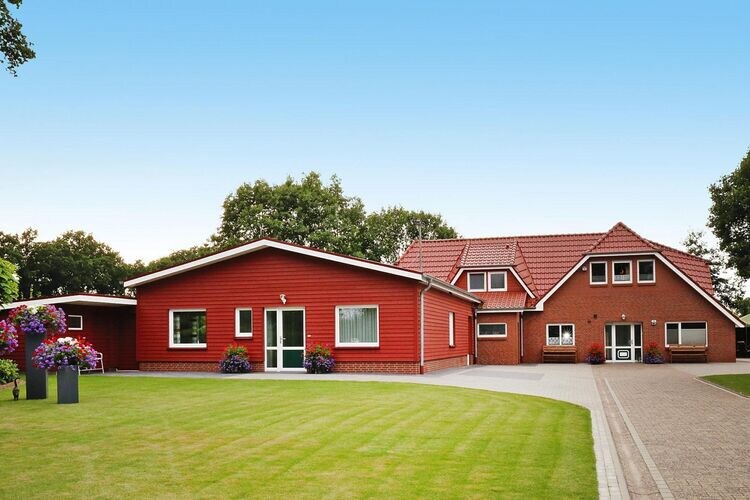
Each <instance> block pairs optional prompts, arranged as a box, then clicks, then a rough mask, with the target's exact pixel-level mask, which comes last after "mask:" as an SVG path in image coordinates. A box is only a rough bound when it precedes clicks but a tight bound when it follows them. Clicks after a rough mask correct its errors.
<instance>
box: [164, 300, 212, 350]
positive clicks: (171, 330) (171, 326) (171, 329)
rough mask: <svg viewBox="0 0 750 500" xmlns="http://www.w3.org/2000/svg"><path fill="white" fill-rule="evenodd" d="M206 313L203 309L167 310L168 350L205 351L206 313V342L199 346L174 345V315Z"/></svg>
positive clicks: (206, 344)
mask: <svg viewBox="0 0 750 500" xmlns="http://www.w3.org/2000/svg"><path fill="white" fill-rule="evenodd" d="M199 312H202V313H206V310H205V309H170V310H169V347H170V349H205V348H206V347H207V346H208V313H206V342H203V343H201V344H175V343H174V313H199Z"/></svg>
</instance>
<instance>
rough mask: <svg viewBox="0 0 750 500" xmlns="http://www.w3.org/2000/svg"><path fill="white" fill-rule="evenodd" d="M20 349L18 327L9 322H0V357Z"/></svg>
mask: <svg viewBox="0 0 750 500" xmlns="http://www.w3.org/2000/svg"><path fill="white" fill-rule="evenodd" d="M17 348H18V335H17V334H16V327H15V326H13V323H11V322H9V321H5V320H3V321H0V356H2V355H5V354H10V353H12V352H13V351H15V350H16V349H17Z"/></svg>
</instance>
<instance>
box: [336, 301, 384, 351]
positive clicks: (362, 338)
mask: <svg viewBox="0 0 750 500" xmlns="http://www.w3.org/2000/svg"><path fill="white" fill-rule="evenodd" d="M339 342H341V343H344V344H358V343H373V344H374V343H377V342H378V310H377V309H376V308H374V307H347V308H343V307H342V308H340V309H339Z"/></svg>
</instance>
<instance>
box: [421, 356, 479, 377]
mask: <svg viewBox="0 0 750 500" xmlns="http://www.w3.org/2000/svg"><path fill="white" fill-rule="evenodd" d="M469 364H471V359H470V358H469V357H467V356H466V355H463V356H455V357H452V358H444V359H433V360H431V361H425V363H424V373H429V372H434V371H438V370H445V369H447V368H461V367H463V366H468V365H469Z"/></svg>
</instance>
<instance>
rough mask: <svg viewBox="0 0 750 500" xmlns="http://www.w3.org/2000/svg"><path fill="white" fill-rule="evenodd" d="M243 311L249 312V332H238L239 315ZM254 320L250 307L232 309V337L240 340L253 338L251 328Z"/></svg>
mask: <svg viewBox="0 0 750 500" xmlns="http://www.w3.org/2000/svg"><path fill="white" fill-rule="evenodd" d="M244 311H250V331H249V332H241V331H240V313H241V312H244ZM254 319H255V318H253V308H252V307H236V308H235V309H234V336H235V337H236V338H241V339H251V338H253V327H254V326H255V321H254Z"/></svg>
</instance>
